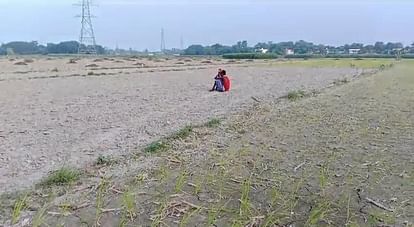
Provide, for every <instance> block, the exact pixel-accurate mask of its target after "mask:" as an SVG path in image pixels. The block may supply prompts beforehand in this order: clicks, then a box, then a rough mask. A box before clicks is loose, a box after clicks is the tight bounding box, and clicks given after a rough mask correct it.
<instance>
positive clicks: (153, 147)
mask: <svg viewBox="0 0 414 227" xmlns="http://www.w3.org/2000/svg"><path fill="white" fill-rule="evenodd" d="M168 147H169V146H168V144H167V143H166V142H164V141H162V140H158V141H155V142H152V143H151V144H150V145H148V146H147V147H146V148H145V149H144V152H145V153H157V152H162V151H165V150H167V149H168Z"/></svg>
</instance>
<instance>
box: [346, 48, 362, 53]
mask: <svg viewBox="0 0 414 227" xmlns="http://www.w3.org/2000/svg"><path fill="white" fill-rule="evenodd" d="M359 51H361V49H349V50H348V53H349V54H359Z"/></svg>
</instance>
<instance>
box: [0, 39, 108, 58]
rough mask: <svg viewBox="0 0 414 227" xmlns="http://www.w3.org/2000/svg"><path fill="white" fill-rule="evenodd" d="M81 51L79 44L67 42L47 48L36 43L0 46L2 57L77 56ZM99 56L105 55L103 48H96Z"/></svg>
mask: <svg viewBox="0 0 414 227" xmlns="http://www.w3.org/2000/svg"><path fill="white" fill-rule="evenodd" d="M78 50H79V42H77V41H66V42H60V43H58V44H54V43H48V44H47V45H46V46H45V45H41V44H39V43H38V42H36V41H32V42H21V41H18V42H10V43H6V44H2V45H1V46H0V55H6V54H7V55H12V54H22V55H24V54H76V53H78ZM96 50H97V52H98V54H105V53H106V51H105V49H104V48H103V47H102V46H99V45H98V46H96Z"/></svg>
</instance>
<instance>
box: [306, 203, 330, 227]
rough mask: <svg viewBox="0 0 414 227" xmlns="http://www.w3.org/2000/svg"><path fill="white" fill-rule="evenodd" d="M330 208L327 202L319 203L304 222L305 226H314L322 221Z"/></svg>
mask: <svg viewBox="0 0 414 227" xmlns="http://www.w3.org/2000/svg"><path fill="white" fill-rule="evenodd" d="M329 208H330V204H329V202H321V203H320V204H318V205H317V206H316V207H314V208H313V209H312V211H311V213H310V215H309V218H308V220H307V221H306V226H316V225H317V224H318V222H319V221H320V220H323V219H324V217H325V215H326V214H327V213H328V211H329Z"/></svg>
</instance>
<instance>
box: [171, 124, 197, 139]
mask: <svg viewBox="0 0 414 227" xmlns="http://www.w3.org/2000/svg"><path fill="white" fill-rule="evenodd" d="M193 129H194V127H193V126H191V125H188V126H185V127H184V128H182V129H180V130H179V131H178V132H176V133H174V134H173V135H171V136H170V137H168V138H167V139H173V140H176V139H182V140H183V139H186V138H187V137H189V136H190V134H191V133H192V132H193Z"/></svg>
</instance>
